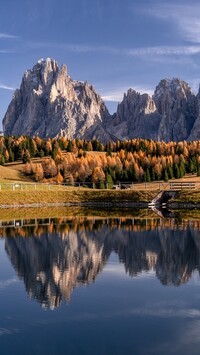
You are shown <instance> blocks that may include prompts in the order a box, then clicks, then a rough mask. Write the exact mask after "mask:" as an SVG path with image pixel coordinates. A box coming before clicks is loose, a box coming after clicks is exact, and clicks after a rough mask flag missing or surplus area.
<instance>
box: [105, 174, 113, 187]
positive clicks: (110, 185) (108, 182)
mask: <svg viewBox="0 0 200 355" xmlns="http://www.w3.org/2000/svg"><path fill="white" fill-rule="evenodd" d="M106 183H107V188H108V189H112V188H113V179H112V176H111V175H109V174H107V176H106Z"/></svg>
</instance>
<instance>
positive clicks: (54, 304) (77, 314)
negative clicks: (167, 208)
mask: <svg viewBox="0 0 200 355" xmlns="http://www.w3.org/2000/svg"><path fill="white" fill-rule="evenodd" d="M0 235H1V239H0V315H1V317H0V354H2V355H4V354H9V355H12V354H15V355H18V354H19V355H23V354H25V355H26V354H29V355H32V354H34V355H35V354H37V355H39V354H42V355H44V354H49V355H51V354H52V355H55V354H59V355H60V354H63V355H64V354H70V355H78V354H79V355H80V354H81V355H82V354H87V355H90V354H91V355H94V354H95V355H100V354H101V355H102V354H106V355H107V354H108V355H109V354H115V355H118V354H119V355H122V354H134V355H143V354H152V355H155V354H159V355H160V354H162V355H164V354H167V355H168V354H176V355H177V354H181V355H184V354H187V355H188V354H199V349H200V278H199V270H200V220H196V221H194V220H188V219H187V220H180V219H174V218H171V219H170V218H166V219H163V218H159V217H158V218H140V217H139V216H138V217H136V218H135V217H133V218H131V217H129V218H126V217H122V218H120V217H113V218H106V217H105V216H104V217H100V216H99V217H98V216H95V217H90V216H88V217H84V216H82V217H79V216H78V217H75V218H73V217H63V218H57V219H56V218H46V219H36V218H33V219H26V220H22V219H19V220H12V221H11V220H10V221H8V220H5V221H1V223H0Z"/></svg>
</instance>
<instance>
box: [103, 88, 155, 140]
mask: <svg viewBox="0 0 200 355" xmlns="http://www.w3.org/2000/svg"><path fill="white" fill-rule="evenodd" d="M159 122H160V116H159V115H158V113H157V110H156V105H155V102H154V101H153V100H152V98H151V97H150V96H149V95H147V94H143V95H141V94H139V93H137V92H136V91H135V90H133V89H129V90H128V91H127V94H124V98H123V101H122V102H121V103H120V104H119V105H118V108H117V113H116V114H115V115H114V117H113V121H112V123H111V122H109V125H108V128H107V129H108V131H112V133H113V134H114V135H115V136H116V137H118V138H119V139H129V138H137V137H141V138H149V137H151V138H152V139H156V138H157V127H158V124H159ZM147 127H148V128H147Z"/></svg>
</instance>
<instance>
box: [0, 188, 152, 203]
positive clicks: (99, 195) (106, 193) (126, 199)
mask: <svg viewBox="0 0 200 355" xmlns="http://www.w3.org/2000/svg"><path fill="white" fill-rule="evenodd" d="M155 195H156V192H155V191H133V190H92V189H69V190H67V189H63V190H61V191H51V190H50V191H0V205H1V206H3V207H9V206H13V207H14V206H16V207H17V206H29V205H38V204H40V205H48V204H60V205H64V204H77V205H78V204H84V203H92V204H95V203H96V204H101V203H111V204H116V203H120V204H121V203H131V202H133V203H147V202H150V201H151V200H152V199H153V198H154V196H155Z"/></svg>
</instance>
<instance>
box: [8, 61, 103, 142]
mask: <svg viewBox="0 0 200 355" xmlns="http://www.w3.org/2000/svg"><path fill="white" fill-rule="evenodd" d="M109 117H110V115H109V113H108V110H107V108H106V106H105V104H104V103H103V101H102V99H101V97H100V96H99V95H98V94H97V93H96V92H95V90H94V87H93V86H90V85H89V84H88V83H87V82H80V81H73V80H72V79H71V78H70V76H69V75H68V73H67V68H66V66H65V65H62V66H61V68H59V67H58V64H57V62H56V61H55V60H53V59H50V58H47V59H46V60H43V59H41V60H39V61H38V63H37V64H36V65H35V66H34V67H33V69H32V70H28V71H26V72H25V74H24V76H23V79H22V83H21V87H20V89H18V90H16V91H15V93H14V96H13V99H12V101H11V103H10V105H9V107H8V110H7V112H6V115H5V117H4V119H3V127H4V133H5V134H6V135H16V136H18V135H30V136H34V135H35V136H36V135H38V136H40V137H43V138H46V137H56V136H66V137H68V138H76V137H78V138H86V139H93V138H98V139H101V140H102V141H105V140H109V135H108V134H107V133H106V132H105V130H104V128H103V122H104V121H105V120H106V119H108V118H109Z"/></svg>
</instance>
